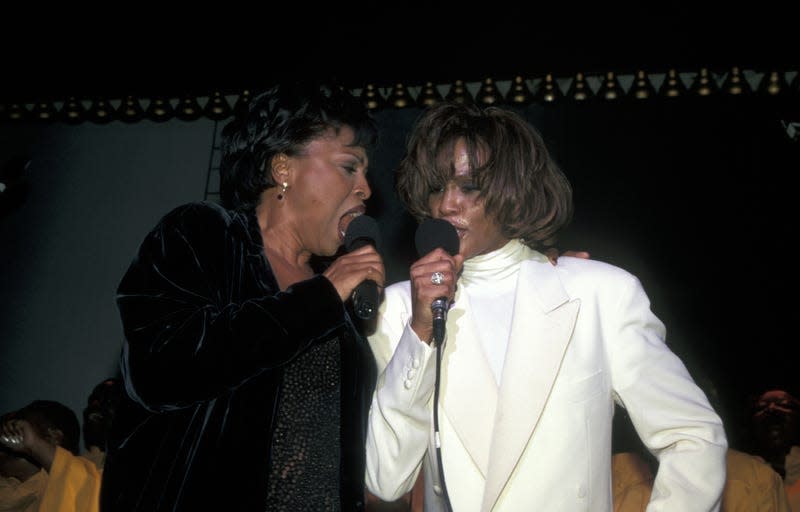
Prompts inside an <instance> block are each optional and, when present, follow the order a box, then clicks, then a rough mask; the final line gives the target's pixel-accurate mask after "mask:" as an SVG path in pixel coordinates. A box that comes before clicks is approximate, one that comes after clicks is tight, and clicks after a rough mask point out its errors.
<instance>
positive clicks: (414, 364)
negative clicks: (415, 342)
mask: <svg viewBox="0 0 800 512" xmlns="http://www.w3.org/2000/svg"><path fill="white" fill-rule="evenodd" d="M411 366H412V367H413V368H419V359H412V360H411Z"/></svg>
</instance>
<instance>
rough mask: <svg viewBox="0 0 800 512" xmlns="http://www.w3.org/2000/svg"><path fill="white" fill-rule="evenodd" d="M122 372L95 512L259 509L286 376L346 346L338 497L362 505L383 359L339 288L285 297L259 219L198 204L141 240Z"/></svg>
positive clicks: (301, 287)
mask: <svg viewBox="0 0 800 512" xmlns="http://www.w3.org/2000/svg"><path fill="white" fill-rule="evenodd" d="M117 303H118V306H119V310H120V314H121V318H122V323H123V327H124V332H125V343H124V345H123V353H122V361H121V366H122V371H123V376H124V378H125V382H126V388H127V391H128V394H129V395H130V397H131V398H132V400H131V401H130V402H129V403H127V404H126V406H125V407H122V408H120V410H119V411H118V413H117V415H116V417H115V420H114V426H113V431H114V433H113V436H112V439H111V442H110V446H109V448H108V455H107V459H106V463H105V469H104V475H103V482H102V487H101V510H102V511H103V512H111V511H132V510H136V511H142V512H145V511H146V512H155V511H162V510H164V511H166V510H170V511H172V510H175V511H177V510H181V511H188V510H192V511H196V510H226V511H233V510H242V511H244V510H247V511H251V510H252V511H263V510H265V509H266V508H267V507H265V499H266V498H265V497H266V489H267V484H268V482H267V480H268V464H269V455H270V448H271V442H272V432H273V428H274V420H275V411H276V410H277V408H278V405H279V404H280V400H281V382H282V373H283V368H284V367H285V365H286V363H287V362H289V361H290V360H292V359H293V358H294V357H295V356H297V355H298V354H300V353H302V352H303V351H304V350H306V349H308V348H309V347H310V346H312V345H313V344H314V343H319V342H321V341H324V340H329V339H331V338H332V337H338V338H339V340H340V354H341V368H342V377H341V390H340V391H341V393H340V395H341V422H342V424H341V431H340V432H341V434H340V438H341V459H340V461H341V463H340V475H341V476H340V497H341V503H342V505H341V507H342V510H344V511H351V510H363V508H364V483H363V482H364V465H365V454H364V452H365V438H366V418H367V413H368V409H369V405H370V399H371V395H372V390H373V387H374V382H375V362H374V358H373V356H372V353H371V352H370V349H369V346H368V345H367V344H366V341H365V340H364V338H363V337H361V336H360V335H359V334H358V332H357V331H356V330H355V328H354V327H353V324H352V323H351V322H350V320H349V317H348V315H347V313H346V310H345V308H344V306H343V304H342V301H341V299H340V298H339V296H338V294H337V292H336V289H335V288H334V287H333V285H332V284H331V283H330V282H329V281H328V280H327V279H326V278H324V277H322V276H316V277H314V278H312V279H309V280H307V281H303V282H300V283H297V284H295V285H294V286H292V287H290V288H289V289H288V290H286V291H285V292H280V291H279V287H278V285H277V282H276V280H275V277H274V275H273V274H272V271H271V269H270V266H269V263H268V262H267V259H266V257H265V255H264V247H263V244H262V239H261V234H260V231H259V227H258V223H257V221H256V218H255V215H254V214H253V213H252V212H239V211H227V210H224V209H222V208H221V207H220V206H217V205H216V204H213V203H193V204H189V205H185V206H181V207H178V208H176V209H175V210H173V211H172V212H170V213H169V214H168V215H166V216H165V217H164V219H162V221H161V222H160V223H159V224H158V225H157V226H156V227H155V228H154V229H153V231H152V232H151V233H150V234H149V235H148V236H147V237H146V239H145V240H144V242H143V243H142V245H141V247H140V249H139V252H138V255H137V257H136V258H135V259H134V261H133V263H132V264H131V266H130V268H129V269H128V271H127V273H126V274H125V276H124V277H123V279H122V281H121V283H120V285H119V289H118V296H117Z"/></svg>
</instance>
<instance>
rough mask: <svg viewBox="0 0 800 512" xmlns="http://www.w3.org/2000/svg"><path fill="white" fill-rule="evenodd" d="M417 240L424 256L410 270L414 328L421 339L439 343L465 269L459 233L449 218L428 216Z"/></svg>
mask: <svg viewBox="0 0 800 512" xmlns="http://www.w3.org/2000/svg"><path fill="white" fill-rule="evenodd" d="M414 241H415V243H416V248H417V252H418V253H419V255H420V256H422V257H421V258H420V259H419V260H418V261H416V262H415V263H414V264H413V265H412V266H411V271H410V273H411V293H412V301H413V317H412V320H411V328H412V329H414V332H416V333H417V335H418V336H419V337H420V339H421V340H423V341H425V342H427V343H431V342H433V343H434V344H435V345H438V344H439V343H441V342H442V341H443V340H444V335H445V324H446V322H447V310H448V309H449V307H450V301H451V300H452V298H453V296H454V295H455V287H456V280H457V277H458V272H459V271H460V269H461V263H462V259H461V256H459V255H458V251H459V240H458V233H457V232H456V230H455V228H454V227H453V226H452V225H451V224H450V223H449V222H447V221H445V220H442V219H427V220H425V221H424V222H423V223H422V224H420V226H419V228H417V232H416V235H415V240H414Z"/></svg>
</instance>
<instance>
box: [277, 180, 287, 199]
mask: <svg viewBox="0 0 800 512" xmlns="http://www.w3.org/2000/svg"><path fill="white" fill-rule="evenodd" d="M287 188H289V184H288V183H286V182H285V181H284V182H283V183H281V191H280V192H278V201H283V196H284V194H286V189H287Z"/></svg>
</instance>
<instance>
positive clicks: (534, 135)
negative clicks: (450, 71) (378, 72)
mask: <svg viewBox="0 0 800 512" xmlns="http://www.w3.org/2000/svg"><path fill="white" fill-rule="evenodd" d="M459 140H463V141H464V144H465V145H466V148H467V153H468V156H469V163H470V168H471V169H472V178H473V180H474V181H475V183H476V184H477V185H478V187H479V188H480V198H481V200H483V202H484V209H485V212H486V215H488V216H491V217H493V218H494V219H495V221H496V222H497V224H498V225H499V226H500V229H501V230H502V233H503V235H504V236H505V237H507V238H519V239H522V240H523V242H524V243H525V244H527V245H528V246H530V247H532V248H539V247H546V246H549V245H552V244H553V243H554V242H555V236H556V234H557V233H558V232H559V231H560V230H561V229H562V228H564V227H565V226H566V225H567V224H569V222H570V220H571V219H572V187H571V185H570V183H569V181H568V180H567V178H566V176H565V175H564V174H563V172H561V170H560V169H559V167H558V165H556V163H555V162H554V161H553V159H552V158H551V157H550V153H549V151H548V150H547V147H546V145H545V143H544V140H543V139H542V137H541V135H540V134H539V132H538V131H537V130H536V129H535V128H534V127H533V126H532V125H531V124H530V123H529V122H528V121H526V120H525V119H524V118H523V117H522V116H520V115H519V114H518V113H516V112H514V111H512V110H509V109H505V108H502V107H496V106H490V107H481V106H477V105H473V104H464V103H457V102H452V101H446V102H442V103H438V104H436V105H433V106H431V107H429V108H428V109H427V110H425V111H424V112H423V113H422V115H421V116H420V118H419V119H418V120H417V122H416V124H415V126H414V128H413V129H412V131H411V134H410V135H409V138H408V143H407V146H406V155H405V157H404V158H403V160H402V161H401V162H400V166H399V168H398V170H397V174H396V176H395V178H396V185H397V192H398V194H399V196H400V199H401V200H402V201H403V203H404V204H405V205H406V207H407V208H408V210H409V211H410V212H411V214H412V215H414V217H415V218H416V219H417V220H418V221H421V220H423V219H425V218H428V217H431V211H430V208H429V205H428V204H429V203H428V198H429V195H430V194H431V192H432V191H434V190H437V189H438V188H440V187H441V186H442V185H443V184H444V183H446V182H447V181H448V180H450V179H451V178H452V176H453V174H454V172H455V166H454V162H453V155H454V147H455V144H456V142H458V141H459Z"/></svg>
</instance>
